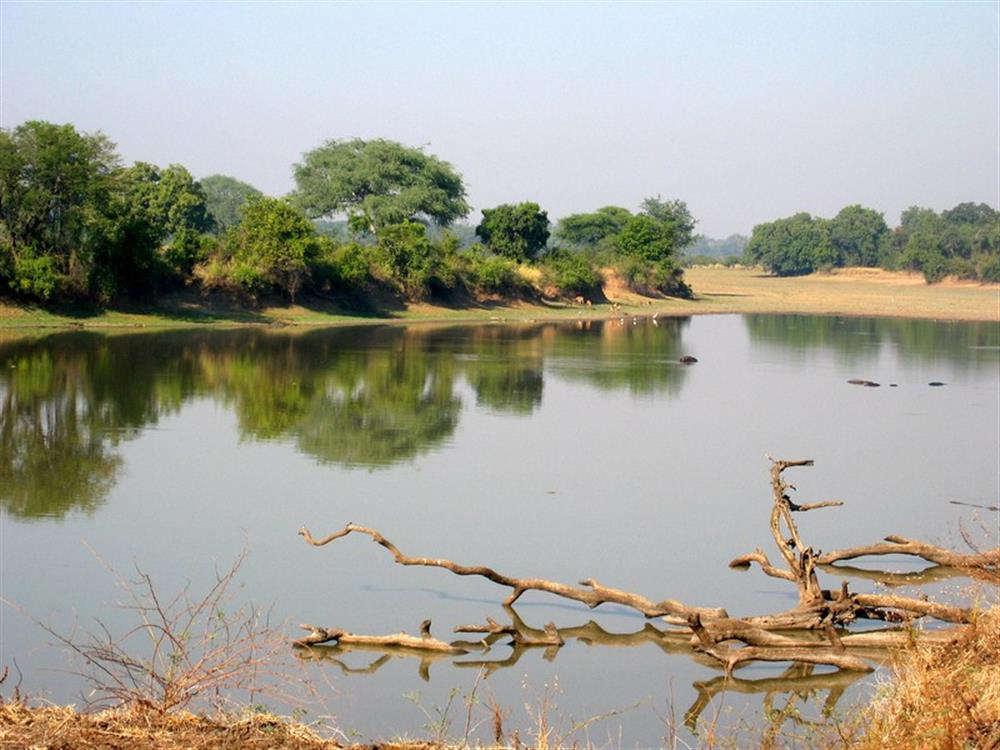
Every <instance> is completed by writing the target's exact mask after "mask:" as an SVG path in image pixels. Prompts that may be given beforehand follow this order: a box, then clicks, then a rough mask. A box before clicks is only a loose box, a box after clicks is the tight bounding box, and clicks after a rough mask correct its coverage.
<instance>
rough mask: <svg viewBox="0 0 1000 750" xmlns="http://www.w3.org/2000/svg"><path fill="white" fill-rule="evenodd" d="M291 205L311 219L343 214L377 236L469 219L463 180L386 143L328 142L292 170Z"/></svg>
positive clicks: (418, 152)
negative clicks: (406, 225)
mask: <svg viewBox="0 0 1000 750" xmlns="http://www.w3.org/2000/svg"><path fill="white" fill-rule="evenodd" d="M295 184H296V189H295V192H294V193H293V195H292V200H293V201H294V202H295V204H296V205H297V206H299V207H300V208H302V210H303V211H305V212H306V214H307V215H308V216H309V217H311V218H313V219H318V218H323V217H332V216H337V215H340V214H347V216H348V217H349V219H350V221H351V226H352V228H354V229H356V230H358V229H360V230H364V231H367V232H369V233H370V234H373V235H377V234H378V232H379V230H381V229H382V228H383V227H386V226H389V225H391V224H400V223H402V222H404V221H410V220H413V221H422V222H434V223H436V224H439V225H441V226H446V225H448V224H450V223H451V222H453V221H455V219H458V218H460V217H462V216H465V215H467V214H468V213H469V204H468V203H466V201H465V186H464V185H463V183H462V177H461V175H459V174H458V172H456V171H455V169H454V168H453V167H452V166H451V165H450V164H448V163H447V162H445V161H442V160H441V159H438V158H437V157H435V156H432V155H430V154H426V153H424V152H423V150H422V149H419V148H408V147H406V146H403V145H402V144H399V143H396V142H394V141H387V140H382V139H378V140H371V141H364V140H361V139H357V138H356V139H353V140H342V141H337V140H334V141H327V142H326V143H324V144H323V145H322V146H320V147H319V148H316V149H313V150H312V151H309V152H308V153H306V154H305V155H304V156H303V158H302V162H301V163H300V164H296V165H295Z"/></svg>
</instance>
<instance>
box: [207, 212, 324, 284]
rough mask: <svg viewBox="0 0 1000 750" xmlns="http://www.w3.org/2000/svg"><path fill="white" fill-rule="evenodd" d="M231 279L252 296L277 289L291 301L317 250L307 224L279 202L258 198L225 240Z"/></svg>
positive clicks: (301, 216)
mask: <svg viewBox="0 0 1000 750" xmlns="http://www.w3.org/2000/svg"><path fill="white" fill-rule="evenodd" d="M225 248H226V252H227V253H228V254H229V255H230V258H231V261H232V264H233V267H232V275H233V279H234V280H235V281H236V283H237V284H238V285H239V286H241V287H243V288H244V289H246V290H247V291H249V292H250V293H252V294H256V293H258V292H264V291H268V290H269V289H278V290H280V291H282V292H287V293H288V294H289V296H291V298H292V299H295V294H296V293H297V292H298V291H299V289H301V287H302V285H303V283H304V282H305V279H306V277H307V275H308V272H309V264H310V262H311V261H312V259H313V258H315V257H316V255H318V253H319V249H320V240H319V238H318V237H317V236H316V230H315V229H313V226H312V224H311V223H310V222H309V220H308V219H307V218H306V217H305V216H303V215H302V214H301V213H300V212H299V211H298V210H297V209H296V208H294V207H293V206H291V205H289V204H288V203H287V202H286V201H284V200H280V199H278V198H260V199H258V200H256V201H254V202H253V203H250V204H249V205H248V206H247V207H246V208H245V209H244V211H243V220H242V221H241V222H240V223H239V224H238V225H237V226H236V227H234V228H233V230H232V231H230V232H229V234H228V235H227V236H226V240H225Z"/></svg>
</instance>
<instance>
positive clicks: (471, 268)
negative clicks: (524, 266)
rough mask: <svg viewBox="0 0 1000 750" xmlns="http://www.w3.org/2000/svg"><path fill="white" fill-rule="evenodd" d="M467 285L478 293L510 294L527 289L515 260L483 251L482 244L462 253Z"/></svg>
mask: <svg viewBox="0 0 1000 750" xmlns="http://www.w3.org/2000/svg"><path fill="white" fill-rule="evenodd" d="M462 258H463V260H464V261H465V268H464V271H465V279H466V284H467V286H468V287H469V288H470V289H471V290H472V291H474V292H475V293H476V294H479V295H512V294H517V293H520V292H526V291H528V287H527V286H526V284H525V283H524V282H523V280H522V279H521V276H520V274H519V273H518V264H517V261H515V260H512V259H511V258H505V257H504V256H502V255H493V254H492V253H487V252H483V248H482V246H478V247H476V248H472V249H471V250H469V251H468V252H464V253H462Z"/></svg>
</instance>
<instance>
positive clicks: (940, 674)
mask: <svg viewBox="0 0 1000 750" xmlns="http://www.w3.org/2000/svg"><path fill="white" fill-rule="evenodd" d="M893 673H894V676H893V680H892V681H891V682H888V683H886V684H885V685H883V686H882V688H881V690H880V693H879V694H878V695H876V698H875V700H874V702H873V703H872V704H871V705H870V706H869V707H868V708H867V709H866V710H865V712H864V714H863V723H864V724H865V725H867V730H866V732H865V735H864V737H863V739H862V740H861V741H860V742H859V743H858V745H857V748H858V750H874V749H875V748H888V749H889V750H897V749H898V750H903V748H907V749H909V748H927V749H928V750H959V749H962V750H964V749H965V748H981V749H982V750H997V749H998V748H1000V607H996V606H994V607H993V608H992V609H989V610H987V611H986V612H983V613H981V614H980V615H979V616H978V617H976V618H975V619H974V621H973V623H972V626H971V627H970V628H969V629H968V630H966V631H965V632H964V633H963V635H962V636H961V638H960V639H959V640H958V641H957V642H955V643H952V644H946V645H933V644H925V643H914V644H913V645H912V646H911V647H910V648H908V649H905V650H903V651H900V652H898V653H897V654H896V656H895V659H894V661H893Z"/></svg>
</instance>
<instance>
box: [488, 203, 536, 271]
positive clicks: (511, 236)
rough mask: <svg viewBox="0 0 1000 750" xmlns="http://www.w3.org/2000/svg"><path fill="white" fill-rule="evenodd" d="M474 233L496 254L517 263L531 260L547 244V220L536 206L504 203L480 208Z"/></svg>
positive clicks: (534, 204)
mask: <svg viewBox="0 0 1000 750" xmlns="http://www.w3.org/2000/svg"><path fill="white" fill-rule="evenodd" d="M476 234H477V235H478V236H479V237H480V238H481V239H482V241H483V244H485V245H486V247H488V248H489V249H490V250H492V251H493V252H494V253H496V254H497V255H503V256H505V257H507V258H513V259H514V260H517V261H526V260H533V259H535V258H537V257H538V256H539V255H540V254H541V252H542V250H544V249H545V243H546V242H548V241H549V217H548V214H547V213H546V212H545V211H543V210H542V209H541V208H540V207H539V205H538V204H537V203H532V202H530V201H525V202H523V203H517V204H512V203H504V204H502V205H499V206H497V207H496V208H484V209H483V220H482V221H481V222H479V226H477V227H476Z"/></svg>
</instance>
